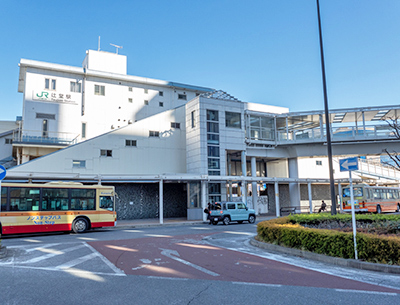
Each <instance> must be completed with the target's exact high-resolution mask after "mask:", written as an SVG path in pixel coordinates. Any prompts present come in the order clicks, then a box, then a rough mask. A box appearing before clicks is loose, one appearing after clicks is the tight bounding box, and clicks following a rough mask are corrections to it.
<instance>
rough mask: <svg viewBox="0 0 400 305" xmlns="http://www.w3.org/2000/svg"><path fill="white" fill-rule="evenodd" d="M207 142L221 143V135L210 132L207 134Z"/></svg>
mask: <svg viewBox="0 0 400 305" xmlns="http://www.w3.org/2000/svg"><path fill="white" fill-rule="evenodd" d="M207 144H215V145H219V135H217V134H208V135H207Z"/></svg>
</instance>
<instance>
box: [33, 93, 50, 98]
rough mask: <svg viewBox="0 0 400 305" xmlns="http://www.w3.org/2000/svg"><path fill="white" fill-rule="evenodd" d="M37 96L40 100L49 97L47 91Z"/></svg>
mask: <svg viewBox="0 0 400 305" xmlns="http://www.w3.org/2000/svg"><path fill="white" fill-rule="evenodd" d="M36 96H37V97H38V98H48V97H49V93H48V92H46V91H42V93H41V94H40V95H39V93H36Z"/></svg>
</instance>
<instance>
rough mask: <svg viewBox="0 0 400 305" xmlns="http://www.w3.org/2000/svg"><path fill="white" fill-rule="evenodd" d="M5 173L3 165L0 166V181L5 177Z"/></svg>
mask: <svg viewBox="0 0 400 305" xmlns="http://www.w3.org/2000/svg"><path fill="white" fill-rule="evenodd" d="M6 174H7V171H6V169H5V168H4V166H3V165H0V181H1V180H3V179H4V178H5V177H6Z"/></svg>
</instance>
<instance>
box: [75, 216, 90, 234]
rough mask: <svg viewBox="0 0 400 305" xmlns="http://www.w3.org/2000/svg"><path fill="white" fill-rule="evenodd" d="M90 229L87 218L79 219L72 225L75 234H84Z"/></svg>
mask: <svg viewBox="0 0 400 305" xmlns="http://www.w3.org/2000/svg"><path fill="white" fill-rule="evenodd" d="M88 227H89V224H88V222H87V220H86V219H85V218H77V219H75V220H74V222H73V223H72V230H73V231H74V233H83V232H85V231H86V230H87V229H88Z"/></svg>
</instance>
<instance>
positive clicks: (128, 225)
mask: <svg viewBox="0 0 400 305" xmlns="http://www.w3.org/2000/svg"><path fill="white" fill-rule="evenodd" d="M204 223H205V222H184V223H182V222H181V223H179V222H177V223H163V224H161V223H149V224H126V225H119V226H118V225H117V226H116V227H108V228H106V229H107V230H117V229H132V228H150V227H164V226H171V227H174V226H191V225H196V224H204Z"/></svg>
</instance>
